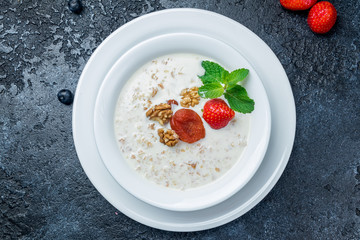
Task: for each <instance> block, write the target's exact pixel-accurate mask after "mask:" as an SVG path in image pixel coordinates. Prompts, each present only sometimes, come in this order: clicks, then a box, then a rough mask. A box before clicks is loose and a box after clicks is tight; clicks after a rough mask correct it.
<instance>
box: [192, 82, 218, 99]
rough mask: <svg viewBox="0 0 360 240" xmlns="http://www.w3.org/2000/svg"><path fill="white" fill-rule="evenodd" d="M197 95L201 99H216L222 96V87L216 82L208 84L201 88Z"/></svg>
mask: <svg viewBox="0 0 360 240" xmlns="http://www.w3.org/2000/svg"><path fill="white" fill-rule="evenodd" d="M198 93H199V95H200V97H202V98H217V97H221V96H222V95H223V93H224V87H223V86H222V85H221V84H220V83H218V82H214V83H208V84H205V85H203V86H201V87H200V88H199V91H198Z"/></svg>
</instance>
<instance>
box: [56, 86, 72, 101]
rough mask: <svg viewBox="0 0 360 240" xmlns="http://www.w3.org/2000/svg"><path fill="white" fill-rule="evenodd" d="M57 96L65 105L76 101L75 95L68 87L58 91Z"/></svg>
mask: <svg viewBox="0 0 360 240" xmlns="http://www.w3.org/2000/svg"><path fill="white" fill-rule="evenodd" d="M57 97H58V99H59V101H60V102H61V103H63V104H65V105H70V104H72V103H73V101H74V95H73V94H72V92H71V91H70V90H68V89H62V90H60V91H59V92H58V94H57Z"/></svg>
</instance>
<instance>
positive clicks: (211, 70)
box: [199, 61, 229, 84]
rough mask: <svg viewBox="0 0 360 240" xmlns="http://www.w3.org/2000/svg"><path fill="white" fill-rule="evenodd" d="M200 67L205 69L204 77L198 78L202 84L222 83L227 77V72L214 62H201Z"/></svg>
mask: <svg viewBox="0 0 360 240" xmlns="http://www.w3.org/2000/svg"><path fill="white" fill-rule="evenodd" d="M201 66H202V67H203V68H204V69H205V73H204V75H203V76H199V78H200V79H201V81H202V82H203V84H208V83H215V82H218V83H224V80H225V79H226V78H227V76H228V75H229V72H228V71H226V70H225V69H224V68H223V67H221V66H220V65H219V64H217V63H214V62H210V61H202V63H201Z"/></svg>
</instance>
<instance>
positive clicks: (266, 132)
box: [94, 33, 271, 211]
mask: <svg viewBox="0 0 360 240" xmlns="http://www.w3.org/2000/svg"><path fill="white" fill-rule="evenodd" d="M164 41H166V42H170V43H171V44H170V45H168V46H166V47H165V48H163V49H160V50H161V54H160V55H159V54H158V53H155V52H154V51H152V50H150V51H145V50H146V49H154V48H155V46H158V48H159V44H160V46H163V45H165V42H164ZM204 41H207V42H209V43H208V44H209V46H211V47H209V48H208V49H214V48H216V47H217V48H218V50H217V51H216V52H217V53H216V54H215V53H213V56H215V55H217V56H218V58H219V61H220V56H221V58H223V59H222V61H223V62H227V65H229V60H226V57H225V56H227V57H230V56H232V57H230V58H234V59H237V60H238V61H239V62H241V63H243V64H245V65H242V67H246V68H249V69H250V72H251V73H252V74H251V75H252V76H251V78H252V80H251V81H250V82H249V83H248V84H251V85H248V87H249V88H248V91H249V94H250V96H253V97H254V99H255V101H258V102H257V106H258V107H257V109H256V113H255V115H254V114H253V115H252V116H253V117H254V116H257V117H256V120H255V121H254V120H252V121H251V124H250V125H251V127H250V136H249V139H248V143H252V142H255V143H256V145H255V144H252V145H251V146H248V147H247V148H246V149H245V150H244V152H243V153H242V154H241V157H239V160H240V158H241V159H243V160H244V158H246V157H247V158H246V159H248V160H247V161H246V163H245V164H242V165H240V163H241V162H239V161H236V162H235V163H234V166H233V167H232V168H231V169H229V170H228V171H227V172H226V173H225V174H224V175H223V176H221V177H220V178H218V179H217V180H216V181H213V182H211V183H209V184H206V185H204V186H201V187H199V188H194V189H188V190H186V191H179V190H174V189H167V188H163V187H156V185H154V184H149V183H147V182H146V181H144V179H143V178H140V179H139V176H138V175H137V174H133V173H132V172H128V171H124V170H123V171H119V170H116V171H115V169H125V168H126V165H127V164H126V163H122V162H119V161H118V157H116V158H115V157H114V156H115V155H116V156H118V155H117V154H119V153H118V151H119V149H118V145H117V144H116V142H115V138H114V139H112V138H111V140H110V138H109V136H110V135H111V134H112V133H113V130H112V127H109V126H113V125H110V119H112V118H111V117H110V115H111V113H113V111H112V110H110V109H109V107H108V106H111V109H112V108H113V105H116V104H115V102H114V98H115V97H114V96H115V95H114V91H115V89H116V90H117V89H118V88H119V87H120V86H121V87H123V86H124V84H125V83H124V81H121V82H120V81H117V80H118V79H119V77H118V76H122V74H121V71H123V72H125V75H126V76H128V75H129V74H128V73H129V72H130V70H131V71H132V70H133V69H134V67H132V66H133V65H134V62H141V63H143V62H144V60H142V59H143V58H144V57H146V59H150V60H149V61H151V59H153V56H155V55H156V56H157V57H161V56H163V54H164V53H163V52H164V51H166V52H168V51H169V52H172V51H174V53H175V52H176V53H178V51H177V50H170V49H184V48H189V49H190V48H191V49H192V50H194V51H196V49H201V50H202V51H208V52H211V51H210V50H205V49H206V48H204V47H202V46H204V45H205V42H204ZM182 43H185V44H182ZM149 44H150V45H149ZM214 44H215V45H214ZM185 46H186V47H185ZM144 48H146V49H144ZM156 51H157V50H156ZM189 51H190V50H189ZM139 52H140V53H143V56H142V57H140V58H139V57H136V56H140V53H139ZM186 52H188V51H186ZM204 54H205V53H204ZM207 54H209V53H207ZM166 55H168V53H167V54H166ZM150 56H151V57H150ZM135 58H137V60H134V59H135ZM124 62H125V63H129V62H132V63H130V69H128V67H124ZM231 64H232V65H233V66H232V67H234V66H235V64H234V63H231ZM115 85H116V86H118V87H115ZM109 93H110V94H109ZM251 93H252V95H251ZM116 96H117V99H118V95H116ZM112 104H113V105H112ZM114 109H115V107H114ZM253 117H252V119H254V118H253ZM110 129H111V131H110ZM252 131H253V132H259V131H261V134H256V135H254V134H253V135H252V136H251V132H252ZM270 132H271V111H270V104H269V100H268V97H267V93H266V90H265V87H264V86H263V84H262V81H261V80H260V78H259V76H258V74H257V73H256V71H255V69H253V67H252V66H251V64H250V63H248V62H246V59H245V58H244V57H243V56H242V55H241V54H240V53H239V52H237V51H236V50H235V49H233V48H232V47H230V46H228V45H226V44H224V43H223V42H220V41H218V40H216V39H213V38H210V37H208V36H203V35H199V34H194V33H170V34H163V35H158V36H156V37H154V38H149V39H146V40H145V41H144V42H141V43H140V44H138V45H135V46H134V47H133V48H132V49H129V50H128V51H127V52H125V53H124V54H123V55H122V56H121V57H120V58H119V59H118V60H117V61H116V62H115V63H114V65H113V66H112V67H111V68H110V70H109V71H108V73H107V74H106V76H105V78H104V80H103V81H102V83H101V86H100V88H99V91H98V94H97V97H96V103H95V110H94V133H95V134H94V135H95V140H96V144H97V148H98V152H99V154H100V156H101V157H102V161H103V162H104V164H105V166H106V168H107V169H108V171H109V172H110V173H111V175H112V176H113V177H114V179H115V180H116V181H117V182H118V183H119V184H120V185H121V186H122V187H123V188H124V189H126V190H127V191H128V192H130V193H132V195H134V196H135V197H137V198H138V199H140V200H142V201H144V202H147V203H149V204H151V205H154V206H156V207H159V208H163V209H167V210H172V211H195V210H200V209H204V208H208V207H211V206H214V205H216V204H218V203H220V202H222V201H224V200H226V199H227V198H229V197H231V196H232V195H233V194H235V193H236V192H238V191H239V190H240V189H241V188H242V187H243V186H245V185H246V183H247V182H248V181H250V179H251V177H252V176H253V175H254V174H255V172H256V170H257V169H258V167H259V166H260V164H261V162H262V160H263V157H264V156H265V153H266V150H267V146H268V143H269V139H270ZM115 144H116V146H115ZM115 148H116V150H118V151H116V150H115ZM251 149H252V151H250V150H251ZM115 152H116V153H117V154H116V153H115ZM122 159H124V158H122ZM124 161H126V160H125V159H124ZM242 162H244V161H242ZM124 165H125V166H124ZM241 166H242V167H241ZM234 167H235V168H234ZM229 174H230V175H229ZM229 176H233V177H232V178H231V179H230V177H229ZM129 178H130V179H129ZM129 180H130V181H129ZM228 183H229V184H228ZM136 184H137V185H136ZM134 185H136V186H141V187H139V188H138V189H137V188H136V186H134ZM225 186H226V187H225ZM150 188H151V189H152V190H153V192H151V191H148V189H150ZM196 190H197V191H200V193H199V194H198V195H197V196H195V195H194V192H195V191H196ZM155 193H157V194H155ZM222 193H226V194H222ZM158 194H159V195H158ZM158 196H160V197H158ZM166 196H169V198H168V199H166ZM170 199H171V200H170Z"/></svg>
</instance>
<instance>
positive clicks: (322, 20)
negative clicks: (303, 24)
mask: <svg viewBox="0 0 360 240" xmlns="http://www.w3.org/2000/svg"><path fill="white" fill-rule="evenodd" d="M336 17H337V13H336V9H335V7H334V5H332V4H331V3H329V2H327V1H323V2H318V3H317V4H315V5H314V6H313V7H312V8H311V9H310V12H309V16H308V19H307V22H308V24H309V27H310V29H311V30H312V31H313V32H315V33H327V32H328V31H330V29H331V28H332V27H333V26H334V24H335V22H336Z"/></svg>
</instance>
